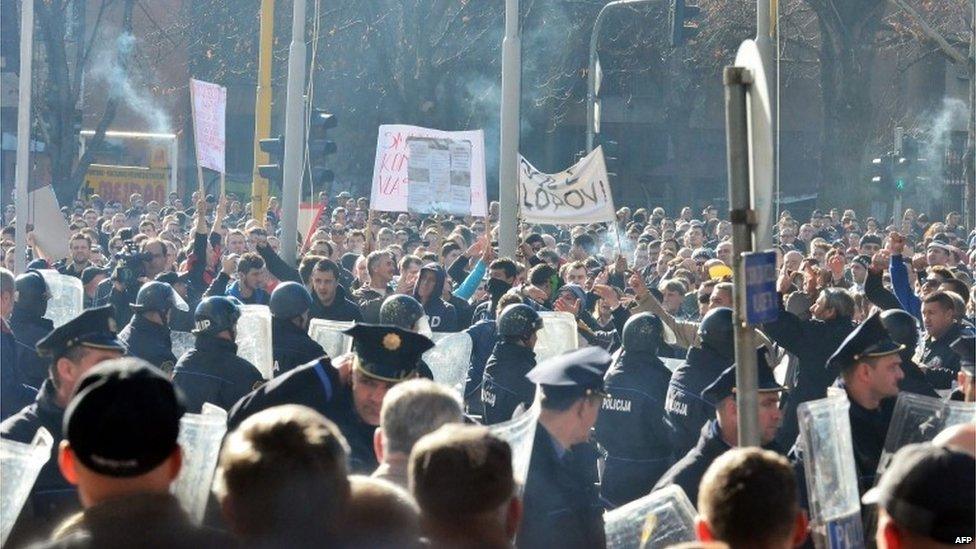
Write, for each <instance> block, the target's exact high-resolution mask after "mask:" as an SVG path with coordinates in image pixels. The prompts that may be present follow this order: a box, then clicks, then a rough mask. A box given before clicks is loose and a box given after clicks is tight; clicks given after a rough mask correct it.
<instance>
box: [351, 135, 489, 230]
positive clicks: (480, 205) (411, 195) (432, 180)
mask: <svg viewBox="0 0 976 549" xmlns="http://www.w3.org/2000/svg"><path fill="white" fill-rule="evenodd" d="M485 187H486V185H485V139H484V133H483V132H482V131H481V130H475V131H461V132H447V131H442V130H434V129H430V128H421V127H419V126H407V125H403V124H386V125H383V126H380V130H379V136H378V137H377V139H376V161H375V163H374V164H373V189H372V193H371V197H370V202H369V205H370V208H371V209H373V210H376V211H381V212H411V213H425V214H452V215H473V216H478V217H484V216H486V215H488V203H487V193H486V189H485Z"/></svg>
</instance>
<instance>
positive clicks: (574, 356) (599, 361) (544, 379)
mask: <svg viewBox="0 0 976 549" xmlns="http://www.w3.org/2000/svg"><path fill="white" fill-rule="evenodd" d="M611 362H612V358H611V357H610V355H609V354H608V353H607V352H606V351H604V350H603V349H601V348H600V347H586V348H585V349H580V350H578V351H571V352H568V353H564V354H561V355H559V356H554V357H552V358H550V359H548V360H545V361H544V362H543V363H542V364H539V365H538V366H536V367H535V368H532V369H531V370H530V371H529V373H527V374H525V377H527V378H529V381H532V382H533V383H536V384H539V385H542V387H543V391H551V390H555V391H557V392H559V393H562V394H565V395H567V396H568V395H570V394H578V395H579V396H584V395H590V394H594V393H599V394H603V395H606V390H605V388H604V385H603V376H604V374H606V372H607V369H608V368H609V367H610V363H611Z"/></svg>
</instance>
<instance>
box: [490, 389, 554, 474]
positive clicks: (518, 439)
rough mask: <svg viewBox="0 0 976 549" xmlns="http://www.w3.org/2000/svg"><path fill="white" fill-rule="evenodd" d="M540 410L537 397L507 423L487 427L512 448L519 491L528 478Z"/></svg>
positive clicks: (513, 469)
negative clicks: (527, 407) (530, 404)
mask: <svg viewBox="0 0 976 549" xmlns="http://www.w3.org/2000/svg"><path fill="white" fill-rule="evenodd" d="M540 409H541V407H540V405H539V399H538V396H537V397H536V401H535V403H534V404H533V405H532V406H531V407H529V409H528V410H525V411H523V412H522V413H521V414H520V415H517V416H515V417H514V418H512V419H510V420H508V421H503V422H502V423H496V424H495V425H491V426H489V427H488V429H489V430H491V432H492V433H494V434H495V435H496V436H498V437H499V438H501V439H502V440H504V441H505V442H507V443H508V445H509V446H510V447H511V448H512V473H513V474H514V475H515V480H516V481H517V482H518V483H519V486H520V489H522V488H524V487H525V479H526V478H527V477H528V476H529V462H531V461H532V444H533V443H534V442H535V430H536V426H537V425H538V422H539V410H540Z"/></svg>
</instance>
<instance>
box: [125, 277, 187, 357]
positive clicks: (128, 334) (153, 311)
mask: <svg viewBox="0 0 976 549" xmlns="http://www.w3.org/2000/svg"><path fill="white" fill-rule="evenodd" d="M129 307H130V308H131V309H132V313H133V314H132V320H130V321H129V323H128V324H126V325H125V328H122V331H121V332H119V339H121V340H122V342H123V343H125V345H126V346H127V347H128V348H129V354H131V355H133V356H137V357H139V358H141V359H143V360H145V361H146V362H148V363H150V364H152V365H153V366H155V367H157V368H159V369H160V370H162V371H163V372H165V373H167V374H169V373H171V372H172V371H173V367H174V366H176V359H177V358H178V357H176V356H173V340H172V338H171V337H170V332H169V315H170V311H172V310H173V309H179V310H181V311H183V310H186V309H187V306H186V302H185V301H183V298H181V297H180V296H179V295H177V293H176V291H175V290H173V288H172V287H170V285H169V284H166V283H165V282H156V281H153V282H148V283H146V284H144V285H143V286H142V288H139V294H138V295H137V296H136V302H135V303H131V304H130V305H129Z"/></svg>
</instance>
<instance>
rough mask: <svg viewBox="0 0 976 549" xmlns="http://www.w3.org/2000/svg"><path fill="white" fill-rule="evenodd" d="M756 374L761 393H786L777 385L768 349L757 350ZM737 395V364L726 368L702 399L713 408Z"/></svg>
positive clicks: (783, 388)
mask: <svg viewBox="0 0 976 549" xmlns="http://www.w3.org/2000/svg"><path fill="white" fill-rule="evenodd" d="M756 374H757V375H758V383H757V387H758V389H759V392H760V393H774V392H779V391H785V390H786V388H785V387H783V386H782V385H780V384H779V383H776V378H775V377H773V369H772V368H770V367H769V361H767V360H766V349H765V348H764V347H760V348H758V349H756ZM734 394H735V364H733V365H732V366H729V367H728V368H726V369H725V370H724V371H723V372H722V373H721V374H719V376H718V378H716V379H715V381H713V382H712V383H711V385H709V386H708V387H705V390H704V391H702V394H701V397H702V399H703V400H705V402H708V403H709V404H711V405H713V406H718V403H719V402H722V400H723V399H725V398H727V397H730V396H732V395H734Z"/></svg>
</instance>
